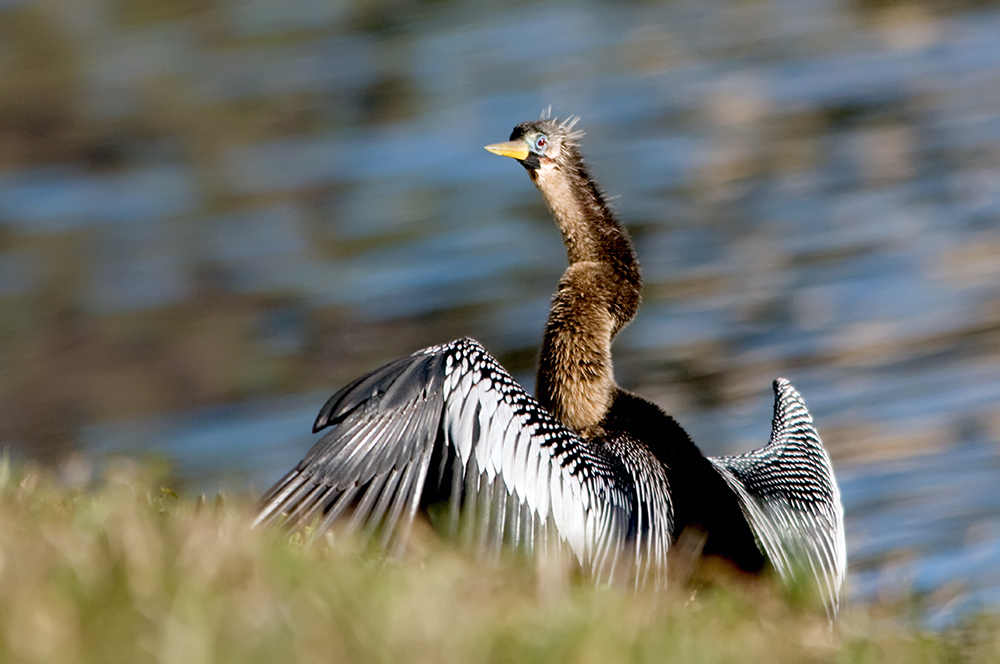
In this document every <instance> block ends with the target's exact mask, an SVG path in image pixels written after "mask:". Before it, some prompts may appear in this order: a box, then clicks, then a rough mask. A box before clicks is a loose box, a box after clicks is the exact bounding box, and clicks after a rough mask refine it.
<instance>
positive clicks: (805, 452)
mask: <svg viewBox="0 0 1000 664" xmlns="http://www.w3.org/2000/svg"><path fill="white" fill-rule="evenodd" d="M708 459H709V461H711V462H712V464H713V465H714V466H715V467H716V468H717V469H718V471H719V473H720V474H721V475H722V477H723V478H724V479H725V480H726V483H727V484H729V486H730V487H731V488H732V489H733V491H735V492H736V495H737V497H738V498H739V501H740V507H741V508H742V509H743V513H744V514H745V515H746V517H747V521H748V522H749V524H750V527H751V529H752V530H753V533H754V536H755V537H756V538H757V543H758V545H759V546H760V547H761V549H763V551H764V552H765V553H766V554H767V557H768V559H769V560H770V561H771V564H772V565H773V566H774V568H775V569H776V570H777V572H778V574H780V575H781V577H782V579H784V580H785V581H786V582H791V581H793V580H795V579H799V578H802V577H801V575H803V574H807V575H808V576H811V577H812V578H813V579H814V580H815V581H816V583H817V585H818V587H819V592H820V596H821V597H822V598H823V602H824V604H825V605H826V607H827V612H828V613H829V614H830V615H831V616H833V615H836V613H837V610H838V608H839V604H840V590H841V587H842V586H843V583H844V578H845V577H846V575H847V544H846V542H845V539H844V507H843V503H842V502H841V499H840V487H839V486H838V485H837V480H836V478H835V477H834V474H833V464H832V463H831V462H830V457H829V455H828V454H827V453H826V450H825V449H824V448H823V443H822V442H821V441H820V438H819V434H818V433H817V432H816V428H815V427H814V426H813V420H812V416H811V415H810V414H809V410H808V409H807V408H806V404H805V402H804V401H803V400H802V396H801V395H800V394H799V393H798V392H797V391H796V389H795V388H794V387H792V384H791V383H789V382H788V381H787V380H785V379H784V378H779V379H777V380H775V381H774V419H773V421H772V423H771V440H770V442H769V443H768V444H767V446H765V447H763V448H761V449H759V450H754V451H753V452H749V453H747V454H740V455H736V456H720V457H708Z"/></svg>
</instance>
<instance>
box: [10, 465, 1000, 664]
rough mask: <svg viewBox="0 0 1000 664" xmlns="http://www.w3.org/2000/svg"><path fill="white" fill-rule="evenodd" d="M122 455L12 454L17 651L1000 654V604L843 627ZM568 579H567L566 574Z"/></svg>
mask: <svg viewBox="0 0 1000 664" xmlns="http://www.w3.org/2000/svg"><path fill="white" fill-rule="evenodd" d="M249 508H250V504H249V500H246V501H241V500H236V499H228V500H226V501H212V500H210V501H208V502H207V503H206V502H202V501H198V500H188V499H184V498H178V497H177V496H176V495H175V494H174V493H173V492H172V491H169V490H165V489H163V488H162V487H161V484H160V482H158V481H156V479H155V478H154V477H152V476H151V475H150V474H149V473H146V472H144V471H141V470H137V469H136V468H135V467H132V466H128V465H125V466H122V467H120V468H117V469H115V470H112V471H111V472H109V473H108V475H107V477H106V478H105V479H103V480H101V481H100V482H98V483H97V484H96V485H95V486H94V487H92V488H89V489H87V490H82V491H68V490H66V489H65V488H63V487H62V486H61V485H60V484H59V483H58V482H56V481H54V480H53V479H52V478H51V477H50V476H49V475H47V474H46V473H44V472H41V471H20V472H18V471H15V472H11V471H10V469H9V467H8V466H6V465H4V466H2V467H0V661H3V662H35V661H40V662H60V663H64V664H69V663H72V662H171V663H174V662H176V663H178V664H180V663H184V664H198V663H201V662H240V663H241V664H247V663H252V662H368V661H373V662H399V661H407V662H479V661H486V662H534V661H537V662H542V661H546V662H548V661H578V662H618V661H628V662H646V661H649V662H663V661H676V662H730V661H731V662H738V661H739V662H748V661H749V662H758V661H760V662H768V663H769V664H777V663H778V662H803V661H817V662H876V661H895V662H904V661H905V662H934V661H976V662H979V661H982V662H986V661H997V660H998V659H1000V637H998V636H997V635H996V630H995V628H996V627H997V626H998V624H1000V623H998V621H996V620H993V619H981V620H979V621H973V622H970V624H969V626H966V627H963V628H956V629H954V630H952V631H950V632H946V633H939V634H932V633H922V632H920V631H918V630H916V629H915V628H908V627H906V626H905V625H906V623H905V621H903V620H902V619H899V618H896V619H894V618H893V617H892V616H891V615H890V616H888V617H886V616H884V615H883V616H879V617H876V615H875V611H874V609H871V608H869V607H852V608H850V609H849V610H848V611H846V613H845V615H844V617H843V619H842V620H841V621H840V623H839V624H838V625H837V627H836V628H835V629H834V630H832V632H831V630H830V629H829V628H828V627H827V623H826V620H825V618H823V616H822V612H821V611H819V610H816V609H814V608H809V607H806V606H803V605H802V604H801V603H798V602H794V601H789V600H788V599H787V598H786V597H784V596H783V595H782V594H781V593H779V592H775V591H773V590H771V589H769V588H768V587H767V586H763V585H759V586H748V587H739V588H731V587H730V588H725V589H719V588H714V589H707V588H703V589H701V590H698V591H697V592H694V591H692V590H691V589H690V588H688V589H685V590H683V591H681V590H675V591H673V592H671V593H667V594H659V595H657V594H653V593H640V594H638V595H635V594H632V593H628V592H622V591H618V590H615V589H594V588H593V587H591V586H588V585H587V584H585V583H574V582H566V583H563V582H561V579H562V577H561V576H560V575H552V578H550V579H548V580H547V581H544V582H540V581H539V577H538V576H537V575H536V574H535V573H533V572H532V571H531V570H530V569H528V566H526V565H524V564H523V563H518V562H516V561H512V562H505V563H503V564H500V565H485V564H482V563H478V562H476V561H475V560H474V559H473V558H472V557H471V556H470V555H468V554H466V553H463V552H461V551H457V550H455V549H454V548H453V547H452V546H450V545H448V544H447V543H442V542H440V541H439V540H438V539H437V538H436V537H434V536H433V535H430V534H421V533H418V536H417V538H416V540H417V544H416V545H415V546H414V547H413V550H412V551H410V552H409V554H408V556H407V557H406V558H405V560H404V561H402V562H394V563H388V564H386V563H384V562H382V561H380V560H379V557H378V556H377V555H375V554H373V553H372V552H370V551H366V550H364V548H363V547H360V546H358V545H357V544H356V543H352V542H350V541H338V542H337V543H336V545H331V544H330V543H329V542H321V543H319V544H318V545H315V546H312V547H308V548H307V547H304V546H302V544H301V542H300V541H298V540H296V539H295V538H288V537H285V536H281V535H280V534H278V533H275V532H273V531H256V530H250V529H249V528H248V527H247V525H246V524H247V522H248V514H249ZM553 579H556V581H555V582H554V581H553Z"/></svg>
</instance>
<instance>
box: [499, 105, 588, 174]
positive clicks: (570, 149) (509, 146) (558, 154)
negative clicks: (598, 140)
mask: <svg viewBox="0 0 1000 664" xmlns="http://www.w3.org/2000/svg"><path fill="white" fill-rule="evenodd" d="M577 120H579V118H577V117H570V118H567V119H566V120H564V121H562V122H560V121H559V120H557V119H555V118H551V119H550V118H542V119H541V120H534V121H532V122H522V123H521V124H519V125H517V126H516V127H514V131H512V132H511V134H510V140H509V141H507V142H505V143H494V144H493V145H487V146H485V147H486V149H487V150H489V151H490V152H492V153H494V154H498V155H501V156H503V157H512V158H514V159H517V160H518V161H519V162H520V163H521V165H522V166H524V167H525V168H526V169H527V170H528V173H530V174H531V177H532V178H535V177H537V175H538V171H539V170H541V169H545V168H553V167H559V166H562V165H566V164H568V163H570V162H571V158H572V157H573V156H574V153H575V151H576V148H577V147H578V139H579V138H580V137H581V136H583V132H582V131H573V126H574V125H575V124H576V123H577Z"/></svg>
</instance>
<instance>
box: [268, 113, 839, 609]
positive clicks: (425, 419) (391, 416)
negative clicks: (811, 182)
mask: <svg viewBox="0 0 1000 664" xmlns="http://www.w3.org/2000/svg"><path fill="white" fill-rule="evenodd" d="M573 124H574V122H573V121H569V122H564V123H559V122H557V121H555V120H548V119H543V120H539V121H536V122H527V123H523V124H521V125H519V126H518V127H516V128H515V129H514V132H513V133H512V135H511V140H510V141H508V142H506V143H501V144H496V145H492V146H487V149H489V150H491V151H493V152H495V153H497V154H501V155H505V156H510V157H514V158H515V159H517V160H518V161H519V162H520V163H521V164H522V165H523V166H524V167H525V168H526V169H527V171H528V173H529V175H530V176H531V179H532V181H533V182H534V183H535V184H536V186H537V187H538V189H539V190H540V191H541V193H542V195H543V197H544V198H545V200H546V203H547V204H548V206H549V208H550V210H551V211H552V214H553V216H554V217H555V219H556V222H557V224H558V226H559V229H560V232H561V233H562V236H563V240H564V243H565V245H566V250H567V258H568V262H569V266H568V267H567V269H566V271H565V272H564V274H563V276H562V279H561V280H560V282H559V288H558V290H557V291H556V293H555V295H554V296H553V302H552V307H551V310H550V313H549V318H548V322H547V324H546V327H545V335H544V339H543V343H542V349H541V353H540V359H539V368H538V378H537V385H536V396H537V400H536V398H533V397H531V396H530V395H528V394H527V393H526V392H525V391H524V390H523V389H522V388H521V387H520V386H519V385H517V383H516V382H515V381H514V380H513V379H512V378H511V377H510V375H509V374H508V373H507V372H506V371H505V370H504V369H503V368H502V367H501V366H500V365H499V364H498V363H497V362H496V360H494V359H493V358H492V357H491V356H490V355H489V354H488V353H487V352H486V351H485V350H484V349H483V348H482V347H481V346H480V345H479V344H478V343H476V342H475V341H472V340H471V339H460V340H457V341H454V342H451V343H450V344H444V345H442V346H436V347H433V348H427V349H423V350H421V351H417V352H416V353H414V354H413V355H411V356H410V357H408V358H403V359H401V360H397V361H396V362H393V363H390V364H388V365H386V366H384V367H382V368H380V369H377V370H376V371H374V372H372V373H371V374H368V375H367V376H364V377H362V378H360V379H358V380H357V381H355V382H354V383H351V384H350V385H348V386H347V387H345V388H344V389H342V390H341V391H340V392H338V393H337V394H335V395H334V396H333V397H331V399H330V400H329V401H328V402H327V404H326V405H325V406H324V408H323V410H322V411H321V412H320V415H319V417H318V418H317V421H316V424H315V426H314V430H315V431H319V430H321V429H323V428H325V427H327V426H333V429H332V430H331V431H330V432H329V433H327V434H326V435H325V436H324V437H323V438H322V439H321V440H320V441H319V442H318V443H317V444H316V445H315V446H314V447H313V449H312V450H311V451H310V452H309V454H308V455H307V456H306V457H305V458H304V459H303V461H302V462H301V463H300V464H299V465H298V467H297V468H296V469H294V470H292V471H291V472H289V473H288V474H287V475H286V476H285V478H283V479H282V480H281V481H280V482H279V483H278V484H276V485H275V486H274V487H272V489H271V490H270V491H269V492H268V493H267V494H266V495H265V496H264V498H263V501H262V507H261V511H260V514H259V516H258V519H257V522H263V521H267V520H270V519H272V518H275V517H277V516H278V515H280V514H284V515H285V516H286V518H287V520H288V522H289V523H290V524H291V525H296V524H302V523H306V522H310V521H314V520H316V519H319V520H320V522H319V527H318V529H317V530H318V531H322V530H324V529H325V528H326V527H328V526H329V525H330V524H331V523H332V522H333V521H334V520H335V519H336V518H338V517H339V516H340V515H341V514H342V513H346V512H348V511H350V513H351V520H352V521H351V523H352V524H354V525H357V526H360V525H367V526H369V527H371V528H373V529H381V531H382V534H383V538H384V540H385V541H386V542H387V543H388V542H390V541H395V542H397V543H402V542H403V541H405V537H406V532H407V529H408V527H409V524H410V522H411V521H412V519H413V516H414V515H415V513H416V511H417V510H418V508H420V507H422V506H426V505H427V504H428V503H430V502H435V501H439V500H440V501H445V502H447V503H448V504H450V506H451V507H450V514H452V517H453V521H454V522H457V521H458V520H459V516H460V515H464V518H462V519H461V520H462V521H464V522H465V523H466V528H467V529H468V531H469V532H470V533H472V534H471V537H472V538H474V539H476V540H478V541H480V542H481V543H483V544H484V545H489V546H491V547H493V548H496V547H499V546H500V545H502V544H503V543H504V542H509V543H513V544H515V545H518V546H526V547H528V548H538V547H539V545H540V542H542V541H544V540H545V538H547V537H550V536H551V537H554V539H556V540H557V541H560V542H562V543H563V544H565V545H567V546H568V547H569V549H570V550H571V551H572V552H573V553H574V554H575V556H576V557H577V559H578V560H579V561H580V562H581V563H582V564H583V565H584V566H585V567H588V568H590V569H591V571H592V573H593V574H594V576H595V577H596V578H598V579H611V578H617V577H619V576H621V575H622V574H623V573H624V574H627V575H628V576H630V577H634V578H636V579H637V580H643V579H648V578H656V579H660V580H661V581H662V580H663V579H665V575H664V574H663V572H664V571H665V568H666V564H667V552H668V550H669V549H670V547H671V546H672V544H673V543H674V542H675V541H676V540H677V538H678V537H680V536H681V534H682V533H683V532H685V531H691V532H697V533H699V534H700V535H701V536H702V538H703V539H702V541H703V549H702V552H703V553H704V554H705V555H711V556H716V557H720V558H723V559H725V560H728V561H730V562H732V563H733V564H735V565H736V566H737V567H739V568H741V569H743V570H746V571H749V572H757V571H760V570H761V569H763V568H764V567H765V565H766V562H767V561H770V562H771V564H772V565H773V566H774V567H775V568H776V569H777V570H778V572H779V573H780V574H781V575H782V576H783V577H785V578H786V579H787V578H791V577H792V576H794V575H795V574H797V573H798V572H799V571H801V569H806V570H808V571H809V573H810V574H811V575H812V576H813V577H814V578H815V580H816V582H817V584H818V585H819V587H820V592H821V595H822V597H823V599H824V601H825V602H826V604H827V607H828V611H830V612H831V613H832V612H834V611H835V610H836V606H837V602H838V598H839V591H840V586H841V584H842V581H843V578H844V575H845V573H846V552H845V546H844V533H843V508H842V506H841V503H840V494H839V489H838V488H837V484H836V481H835V479H834V477H833V471H832V467H831V465H830V461H829V458H828V457H827V455H826V452H825V451H824V450H823V447H822V444H821V443H820V441H819V437H818V435H817V434H816V432H815V429H814V428H813V427H812V420H811V418H810V417H809V414H808V411H807V410H806V408H805V405H804V403H803V402H802V400H801V397H800V396H799V395H798V393H797V392H795V390H794V388H792V387H791V385H790V384H789V383H788V382H787V381H784V380H778V381H775V384H774V388H775V417H774V421H773V424H772V437H771V442H770V443H769V444H768V445H767V446H766V447H764V448H761V449H760V450H756V451H755V452H751V453H749V454H747V455H742V456H737V457H706V456H704V455H703V454H702V453H701V451H700V450H699V449H698V448H697V446H696V445H695V444H694V443H693V442H692V441H691V439H690V438H689V437H688V435H687V433H686V432H685V431H684V430H683V429H682V428H681V427H680V425H678V424H677V422H676V421H674V419H673V418H671V417H670V416H668V415H667V414H665V413H664V412H663V411H662V410H661V409H660V408H659V407H657V406H656V405H654V404H652V403H650V402H648V401H646V400H644V399H642V398H640V397H638V396H636V395H634V394H631V393H629V392H627V391H625V390H623V389H621V388H620V387H619V386H618V385H617V384H616V383H615V381H614V376H613V370H612V362H611V342H612V340H613V339H614V337H615V335H616V334H617V333H618V332H619V331H620V330H621V329H622V328H623V327H624V326H625V325H627V324H628V323H629V322H630V321H631V320H632V318H633V317H634V316H635V313H636V311H637V310H638V307H639V301H640V293H641V287H642V284H641V278H640V274H639V267H638V262H637V260H636V257H635V253H634V251H633V249H632V244H631V241H630V239H629V237H628V234H627V233H626V232H625V230H624V229H623V227H622V226H621V225H620V224H619V223H618V221H617V220H616V219H615V217H614V215H613V213H612V212H611V210H610V208H609V207H608V205H607V203H606V202H605V199H604V197H603V195H602V194H601V192H600V190H599V188H598V187H597V185H596V184H595V183H594V181H593V179H592V178H591V177H590V175H589V173H588V172H587V169H586V167H585V165H584V163H583V160H582V157H581V156H580V153H579V150H578V144H577V141H578V138H579V136H580V134H579V133H576V132H573V131H572V128H573Z"/></svg>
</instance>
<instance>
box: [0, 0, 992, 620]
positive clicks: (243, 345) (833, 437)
mask: <svg viewBox="0 0 1000 664" xmlns="http://www.w3.org/2000/svg"><path fill="white" fill-rule="evenodd" d="M550 105H551V107H552V111H553V114H554V115H556V116H560V117H564V116H566V115H569V114H578V115H580V116H582V118H583V120H582V121H581V123H580V124H579V125H578V126H579V127H580V128H582V129H584V130H585V131H587V136H586V138H585V139H584V149H585V152H586V153H587V155H588V157H589V159H590V162H591V164H592V167H593V172H594V174H595V176H596V177H597V178H598V179H599V181H600V182H601V183H602V184H603V186H604V189H605V190H606V192H607V193H608V194H610V195H612V196H620V198H617V199H616V200H615V204H616V206H617V209H618V210H619V212H620V214H621V217H622V218H623V220H624V221H625V222H626V224H627V225H628V228H629V230H630V231H631V232H632V234H633V237H634V238H635V242H636V247H637V251H638V254H639V257H640V260H641V261H642V265H643V268H644V274H645V278H646V283H647V286H646V291H645V299H644V304H643V307H642V309H641V310H640V313H639V316H638V318H637V319H636V321H635V322H634V323H633V324H632V325H631V326H630V327H629V328H628V329H626V330H625V331H624V332H623V333H622V335H621V336H620V338H619V340H618V342H617V343H616V346H615V353H616V375H617V378H618V380H619V382H620V383H621V384H623V385H624V386H626V387H628V388H631V389H634V390H636V391H638V392H639V393H641V394H643V395H644V396H646V397H648V398H651V399H653V400H654V401H656V402H657V403H658V404H660V405H661V406H662V407H663V408H664V409H666V410H667V411H668V412H670V413H672V414H673V415H675V416H676V417H677V419H678V420H679V421H680V422H681V423H682V425H684V426H685V427H686V428H687V429H688V431H689V432H691V434H692V436H693V437H694V439H695V441H697V442H698V443H699V444H700V445H701V446H702V449H703V450H704V451H705V452H706V453H713V454H723V453H736V452H741V451H746V450H748V449H750V448H753V447H759V446H761V445H762V444H764V443H765V442H766V440H767V437H768V434H769V430H770V417H771V399H772V396H771V388H770V383H771V380H772V379H773V378H774V377H776V376H779V375H781V376H786V377H788V378H790V379H791V380H792V381H793V382H794V384H795V385H796V386H797V387H798V388H799V389H800V391H801V392H802V393H803V394H804V396H805V398H806V400H807V402H808V404H809V406H810V408H811V409H812V411H813V414H814V416H815V419H816V422H817V425H818V427H819V430H820V432H821V434H822V436H823V439H824V441H825V442H826V444H827V446H828V448H829V450H830V453H831V455H832V456H833V459H834V463H835V465H836V468H837V472H838V476H839V478H840V482H841V486H842V489H843V492H844V503H845V506H846V509H847V528H848V548H849V555H850V563H851V578H850V584H851V593H852V596H853V597H855V598H856V599H857V600H862V601H864V600H880V599H890V600H891V599H898V598H900V597H906V596H909V594H910V593H913V594H915V595H917V596H918V597H920V598H921V603H922V605H923V606H925V607H926V619H927V620H928V621H929V622H930V623H931V624H943V623H945V622H947V621H949V620H952V619H953V618H954V616H956V615H959V614H961V613H962V612H963V611H966V610H968V609H970V608H982V607H986V608H989V609H995V608H996V607H998V606H1000V224H998V223H997V222H998V220H1000V3H998V2H985V1H984V2H978V1H974V0H969V1H959V2H956V1H954V0H950V1H947V2H946V1H944V0H940V1H934V0H927V1H921V0H913V1H899V2H897V1H895V0H854V1H851V0H673V1H668V2H665V3H643V2H620V3H590V4H583V5H581V4H578V3H569V2H556V1H553V2H542V3H531V4H529V3H522V4H520V5H514V6H508V3H501V2H493V3H483V2H472V1H470V0H464V1H463V0H454V1H451V0H426V1H424V2H413V1H407V0H396V1H392V0H387V1H384V2H379V1H374V0H370V1H367V2H344V1H338V0H183V1H177V2H168V1H166V0H0V444H3V445H4V446H7V447H9V448H10V449H11V450H12V451H13V453H14V454H15V455H16V456H19V457H22V458H32V459H38V460H42V461H44V462H46V463H50V464H53V465H54V466H56V467H57V468H59V469H61V472H62V473H63V475H64V476H65V478H66V479H67V481H70V482H85V481H86V479H87V477H88V476H89V474H90V473H91V472H92V470H91V469H92V468H93V467H94V466H95V465H99V464H100V460H101V459H102V458H105V457H106V456H107V455H109V454H120V453H125V454H128V455H133V456H137V457H146V458H149V457H153V458H159V459H168V460H170V461H171V462H172V463H173V468H174V473H175V475H176V481H177V482H178V486H179V487H186V490H188V491H191V492H194V491H209V492H214V491H217V490H223V489H225V490H251V491H260V490H263V489H264V488H266V486H268V485H269V484H270V483H271V482H272V481H274V480H276V479H277V478H278V477H279V476H280V475H281V474H282V473H283V472H284V471H285V470H286V469H287V468H288V467H290V466H291V465H292V464H293V463H295V462H296V461H297V460H298V459H299V458H300V457H301V455H302V454H303V453H304V452H305V451H306V450H307V449H308V447H309V446H310V445H311V443H312V442H313V440H314V437H313V436H311V435H310V433H309V431H310V429H311V424H312V420H313V418H314V416H315V414H316V413H317V412H318V410H319V408H320V406H321V405H322V404H323V402H324V401H325V399H326V398H327V397H328V396H329V395H330V394H331V393H332V392H333V391H334V390H335V389H337V388H338V387H340V386H341V385H342V384H344V383H345V382H346V381H348V380H349V379H351V378H354V377H357V376H358V375H360V374H362V373H364V372H366V371H368V370H371V369H373V368H375V367H376V366H378V365H380V364H382V363H384V362H385V361H387V360H389V359H391V358H394V357H397V356H399V355H402V354H406V353H409V352H411V351H413V350H415V349H417V348H420V347H422V346H426V345H430V344H433V343H438V342H442V341H447V340H450V339H452V338H455V337H458V336H461V335H470V336H473V337H475V338H477V339H479V340H480V341H481V342H482V343H483V344H484V345H485V346H486V347H487V348H488V349H489V350H491V351H492V352H493V353H494V354H495V355H496V356H497V357H498V358H499V359H500V360H501V361H502V362H503V363H504V364H505V366H507V367H508V368H509V369H510V370H511V371H512V373H514V375H515V376H516V377H517V378H519V379H520V380H521V381H522V382H523V383H524V384H525V386H526V387H528V388H531V387H533V384H534V380H533V367H534V361H535V356H536V352H537V345H538V343H539V341H540V339H541V332H542V327H543V324H544V321H545V316H546V313H547V309H548V302H549V297H550V295H551V293H552V291H553V289H554V287H555V284H556V282H557V280H558V278H559V275H560V274H561V273H562V270H563V269H564V267H565V262H564V261H565V253H564V250H563V247H562V244H561V241H560V238H559V235H558V232H557V231H556V230H555V229H554V227H553V225H552V222H551V220H550V218H549V214H548V212H547V210H546V209H545V207H544V204H543V203H542V201H541V198H540V196H539V195H538V193H537V192H536V191H535V189H534V187H533V186H532V185H531V184H530V182H529V180H528V178H527V176H526V174H525V173H524V171H523V169H521V168H520V167H519V166H518V165H517V164H516V163H514V162H512V161H511V160H508V159H500V158H497V157H495V156H493V155H490V154H489V153H487V152H485V151H484V150H483V149H482V147H481V146H483V145H485V144H486V143H491V142H496V141H499V140H506V139H507V137H508V135H509V132H510V130H511V128H512V127H513V126H514V125H515V124H517V123H519V122H522V121H524V120H529V119H534V118H536V117H538V115H539V113H540V111H541V110H542V109H544V108H547V107H549V106H550Z"/></svg>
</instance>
